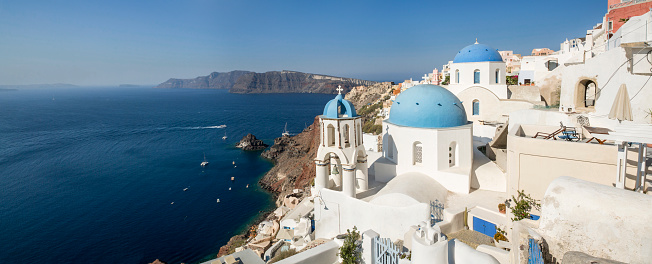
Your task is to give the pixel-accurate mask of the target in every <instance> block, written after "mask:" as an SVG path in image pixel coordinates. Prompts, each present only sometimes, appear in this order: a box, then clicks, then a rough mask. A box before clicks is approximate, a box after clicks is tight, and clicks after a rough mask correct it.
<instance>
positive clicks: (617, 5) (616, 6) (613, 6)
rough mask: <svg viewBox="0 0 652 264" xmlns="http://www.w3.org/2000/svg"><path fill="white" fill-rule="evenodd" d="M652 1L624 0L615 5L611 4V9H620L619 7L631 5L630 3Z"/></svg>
mask: <svg viewBox="0 0 652 264" xmlns="http://www.w3.org/2000/svg"><path fill="white" fill-rule="evenodd" d="M650 1H652V0H631V1H627V2H622V3H618V4H615V5H610V6H609V11H611V10H614V9H618V8H622V7H626V6H630V5H635V4H640V3H645V2H650Z"/></svg>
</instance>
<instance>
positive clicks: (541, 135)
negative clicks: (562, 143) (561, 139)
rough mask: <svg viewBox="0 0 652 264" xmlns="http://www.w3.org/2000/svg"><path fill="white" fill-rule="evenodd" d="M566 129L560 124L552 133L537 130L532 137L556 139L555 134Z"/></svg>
mask: <svg viewBox="0 0 652 264" xmlns="http://www.w3.org/2000/svg"><path fill="white" fill-rule="evenodd" d="M565 130H566V127H565V126H561V128H559V129H557V130H555V132H552V133H545V132H537V134H536V135H534V136H533V137H532V138H543V139H551V138H552V139H553V140H557V138H556V137H555V136H557V135H558V134H559V133H561V132H563V131H565Z"/></svg>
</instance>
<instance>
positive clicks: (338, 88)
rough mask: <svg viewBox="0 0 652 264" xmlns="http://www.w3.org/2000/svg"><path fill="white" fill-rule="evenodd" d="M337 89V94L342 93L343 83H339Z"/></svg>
mask: <svg viewBox="0 0 652 264" xmlns="http://www.w3.org/2000/svg"><path fill="white" fill-rule="evenodd" d="M335 90H337V94H342V91H344V89H342V85H338V86H337V89H335Z"/></svg>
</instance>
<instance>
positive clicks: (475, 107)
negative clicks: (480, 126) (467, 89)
mask: <svg viewBox="0 0 652 264" xmlns="http://www.w3.org/2000/svg"><path fill="white" fill-rule="evenodd" d="M473 115H474V116H475V115H480V101H478V100H473Z"/></svg>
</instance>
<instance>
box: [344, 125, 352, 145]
mask: <svg viewBox="0 0 652 264" xmlns="http://www.w3.org/2000/svg"><path fill="white" fill-rule="evenodd" d="M350 134H351V133H349V125H348V124H347V125H344V147H345V148H348V147H350V146H351V140H350V138H351V137H350Z"/></svg>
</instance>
